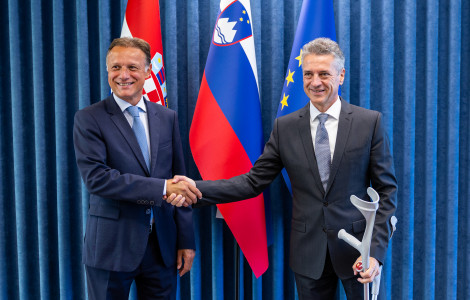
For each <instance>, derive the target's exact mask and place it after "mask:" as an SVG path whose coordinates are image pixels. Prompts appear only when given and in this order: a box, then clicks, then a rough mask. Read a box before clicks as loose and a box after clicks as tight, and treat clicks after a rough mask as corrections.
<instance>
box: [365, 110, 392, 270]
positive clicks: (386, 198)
mask: <svg viewBox="0 0 470 300" xmlns="http://www.w3.org/2000/svg"><path fill="white" fill-rule="evenodd" d="M369 172H370V178H371V185H372V187H373V188H374V189H375V190H376V191H377V193H378V194H379V196H380V201H379V208H378V210H377V214H376V217H375V226H374V231H373V234H372V241H371V249H370V255H371V256H372V257H374V258H376V259H377V260H378V261H380V262H381V263H382V264H383V263H384V260H385V256H386V252H387V247H388V242H389V239H390V237H391V234H392V226H391V223H390V219H391V217H392V216H393V215H394V213H395V210H396V207H397V188H398V185H397V179H396V177H395V171H394V166H393V157H392V153H391V151H390V143H389V140H388V137H387V134H386V132H385V128H384V126H383V122H382V114H380V113H378V114H377V120H376V126H375V130H374V136H373V138H372V145H371V152H370V165H369Z"/></svg>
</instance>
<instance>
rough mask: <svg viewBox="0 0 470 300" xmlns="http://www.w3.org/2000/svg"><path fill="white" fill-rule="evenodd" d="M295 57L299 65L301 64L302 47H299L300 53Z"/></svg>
mask: <svg viewBox="0 0 470 300" xmlns="http://www.w3.org/2000/svg"><path fill="white" fill-rule="evenodd" d="M295 59H297V60H298V61H299V67H300V66H301V65H302V49H300V54H299V56H297V57H296V58H295Z"/></svg>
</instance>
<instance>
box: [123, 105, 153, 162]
mask: <svg viewBox="0 0 470 300" xmlns="http://www.w3.org/2000/svg"><path fill="white" fill-rule="evenodd" d="M139 110H140V108H139V107H137V106H129V107H128V108H127V111H128V112H129V113H130V114H131V116H132V117H133V118H134V122H133V124H132V130H134V134H135V137H136V138H137V142H139V146H140V150H141V151H142V154H143V156H144V159H145V163H146V164H147V169H148V170H149V171H150V155H149V148H148V145H147V135H146V134H145V129H144V124H142V121H141V120H140V116H139Z"/></svg>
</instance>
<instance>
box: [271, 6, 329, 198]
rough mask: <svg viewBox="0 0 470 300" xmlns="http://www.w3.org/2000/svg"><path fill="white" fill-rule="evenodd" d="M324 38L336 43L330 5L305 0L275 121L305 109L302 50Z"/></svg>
mask: <svg viewBox="0 0 470 300" xmlns="http://www.w3.org/2000/svg"><path fill="white" fill-rule="evenodd" d="M319 37H327V38H330V39H332V40H333V41H336V29H335V16H334V12H333V1H331V0H304V1H303V3H302V8H301V11H300V17H299V22H298V24H297V31H296V33H295V38H294V44H293V45H292V51H291V54H290V59H289V66H288V68H287V71H286V78H285V81H284V87H283V89H282V94H281V101H280V103H279V108H278V110H277V117H281V116H284V115H287V114H290V113H291V112H294V111H296V110H299V109H301V108H302V107H304V106H305V105H306V104H307V103H308V101H309V99H308V97H307V95H306V94H305V92H304V88H303V81H302V77H303V76H302V63H301V59H300V58H301V56H302V46H303V45H305V44H306V43H308V42H310V41H312V40H314V39H316V38H319ZM282 174H283V176H284V180H285V181H286V184H287V187H288V188H289V191H290V192H291V193H292V189H291V184H290V180H289V177H288V176H287V172H286V170H285V169H284V170H283V171H282Z"/></svg>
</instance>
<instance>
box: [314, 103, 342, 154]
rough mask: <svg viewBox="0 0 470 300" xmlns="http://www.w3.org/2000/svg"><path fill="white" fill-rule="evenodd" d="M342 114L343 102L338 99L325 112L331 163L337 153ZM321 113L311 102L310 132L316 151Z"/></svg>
mask: <svg viewBox="0 0 470 300" xmlns="http://www.w3.org/2000/svg"><path fill="white" fill-rule="evenodd" d="M340 113H341V100H340V99H339V96H338V99H336V101H335V103H333V105H331V106H330V108H329V109H328V110H327V111H326V112H325V114H328V119H327V120H326V122H325V128H326V131H327V132H328V140H329V141H330V153H331V162H333V154H334V153H335V146H336V136H337V135H338V123H339V114H340ZM319 114H321V112H320V111H319V110H318V109H317V108H316V107H315V106H314V105H313V104H312V102H310V132H311V134H312V141H313V148H314V149H315V137H316V136H317V126H318V124H320V121H319V120H318V119H317V116H318V115H319Z"/></svg>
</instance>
